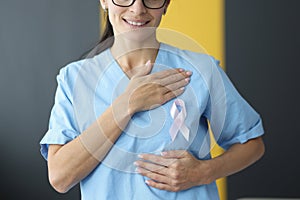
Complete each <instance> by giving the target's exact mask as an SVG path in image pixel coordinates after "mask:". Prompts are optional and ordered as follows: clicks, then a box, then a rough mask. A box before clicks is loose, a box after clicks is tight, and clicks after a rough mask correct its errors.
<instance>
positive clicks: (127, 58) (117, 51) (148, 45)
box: [111, 37, 160, 75]
mask: <svg viewBox="0 0 300 200" xmlns="http://www.w3.org/2000/svg"><path fill="white" fill-rule="evenodd" d="M159 45H160V44H159V42H158V41H157V40H156V37H149V38H148V39H147V40H142V41H137V40H132V39H131V40H129V39H128V38H127V37H115V41H114V44H113V45H112V47H111V52H112V55H113V56H114V58H115V59H116V61H117V62H118V64H119V65H120V66H121V68H122V70H123V71H124V72H125V73H126V74H127V75H128V73H127V72H130V71H133V69H134V68H135V67H141V66H144V65H145V63H146V62H147V61H148V60H150V61H151V63H154V62H155V59H156V56H157V53H158V49H159Z"/></svg>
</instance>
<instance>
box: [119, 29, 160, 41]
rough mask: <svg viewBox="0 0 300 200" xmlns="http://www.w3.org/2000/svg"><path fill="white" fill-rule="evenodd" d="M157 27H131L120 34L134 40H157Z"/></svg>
mask: <svg viewBox="0 0 300 200" xmlns="http://www.w3.org/2000/svg"><path fill="white" fill-rule="evenodd" d="M156 29H157V27H131V29H130V30H128V31H125V32H123V33H121V34H119V35H118V37H122V38H126V39H127V40H130V41H132V42H139V43H140V42H147V41H153V40H156Z"/></svg>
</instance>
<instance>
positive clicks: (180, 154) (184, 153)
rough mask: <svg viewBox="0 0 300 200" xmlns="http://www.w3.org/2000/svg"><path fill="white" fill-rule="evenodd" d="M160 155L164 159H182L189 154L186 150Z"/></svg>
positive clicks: (165, 152) (166, 152)
mask: <svg viewBox="0 0 300 200" xmlns="http://www.w3.org/2000/svg"><path fill="white" fill-rule="evenodd" d="M161 155H162V156H163V157H165V158H177V159H178V158H184V157H186V156H187V155H189V152H187V151H186V150H173V151H164V152H162V153H161Z"/></svg>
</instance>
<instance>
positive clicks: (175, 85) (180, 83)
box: [165, 78, 190, 91]
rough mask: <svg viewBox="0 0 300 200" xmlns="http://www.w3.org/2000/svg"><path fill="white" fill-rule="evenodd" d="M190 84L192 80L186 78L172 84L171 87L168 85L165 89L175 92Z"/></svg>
mask: <svg viewBox="0 0 300 200" xmlns="http://www.w3.org/2000/svg"><path fill="white" fill-rule="evenodd" d="M189 82H190V78H185V79H181V80H180V81H177V82H175V83H171V84H169V85H166V86H165V87H166V88H167V89H168V90H169V91H174V90H178V89H180V88H182V87H185V86H187V85H188V84H189Z"/></svg>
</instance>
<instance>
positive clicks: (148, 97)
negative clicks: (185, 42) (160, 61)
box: [125, 61, 192, 114]
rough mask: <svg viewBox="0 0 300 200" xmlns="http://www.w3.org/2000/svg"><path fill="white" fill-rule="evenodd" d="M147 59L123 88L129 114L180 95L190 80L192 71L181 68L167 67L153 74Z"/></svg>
mask: <svg viewBox="0 0 300 200" xmlns="http://www.w3.org/2000/svg"><path fill="white" fill-rule="evenodd" d="M152 66H153V65H152V64H151V63H150V61H148V62H147V63H146V64H145V67H143V69H142V70H141V69H140V70H139V71H138V72H136V73H135V75H134V76H132V78H131V80H130V82H129V85H128V86H127V88H126V90H125V94H126V96H127V99H128V110H129V113H130V114H134V113H136V112H139V111H145V110H150V109H154V108H156V107H158V106H160V105H162V104H164V103H166V102H167V101H169V100H171V99H173V98H175V97H176V96H179V95H181V94H182V93H183V92H184V89H185V86H186V85H187V84H188V83H189V81H190V76H191V75H192V72H190V71H185V70H183V69H168V70H163V71H160V72H156V73H153V74H149V73H150V72H151V70H152Z"/></svg>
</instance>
